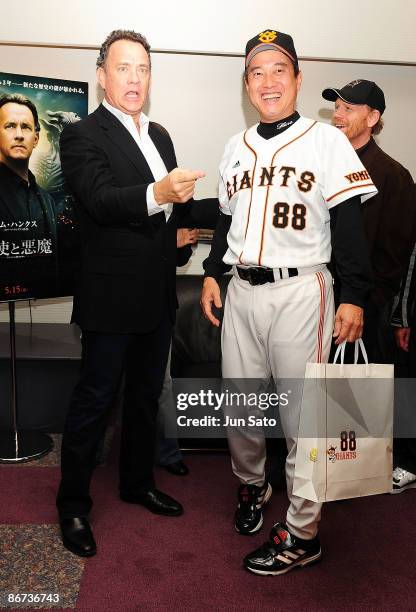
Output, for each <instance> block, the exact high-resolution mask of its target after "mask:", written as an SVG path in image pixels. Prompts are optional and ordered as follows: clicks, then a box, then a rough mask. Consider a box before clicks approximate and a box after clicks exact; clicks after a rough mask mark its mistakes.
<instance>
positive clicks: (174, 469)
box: [162, 460, 189, 476]
mask: <svg viewBox="0 0 416 612" xmlns="http://www.w3.org/2000/svg"><path fill="white" fill-rule="evenodd" d="M162 467H163V468H165V470H166V471H167V472H169V474H173V475H174V476H187V475H188V474H189V469H188V466H187V465H185V463H184V462H183V461H181V460H179V461H174V462H173V463H169V464H168V465H162Z"/></svg>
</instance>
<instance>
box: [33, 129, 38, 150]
mask: <svg viewBox="0 0 416 612" xmlns="http://www.w3.org/2000/svg"><path fill="white" fill-rule="evenodd" d="M38 144H39V132H36V134H35V142H34V143H33V148H35V147H37V146H38Z"/></svg>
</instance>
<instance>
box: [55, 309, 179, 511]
mask: <svg viewBox="0 0 416 612" xmlns="http://www.w3.org/2000/svg"><path fill="white" fill-rule="evenodd" d="M171 333H172V323H171V320H170V317H169V314H168V311H167V309H166V312H165V313H164V316H163V319H162V321H161V323H160V325H159V327H158V328H157V329H156V330H154V331H153V332H151V333H147V334H106V333H105V334H104V333H98V332H89V331H83V334H82V363H81V377H80V380H79V382H78V384H77V385H76V387H75V389H74V392H73V395H72V399H71V403H70V406H69V410H68V414H67V417H66V423H65V430H64V435H63V439H62V464H61V467H62V480H61V484H60V487H59V491H58V496H57V502H56V503H57V507H58V512H59V515H60V517H62V518H63V517H76V516H87V515H88V513H89V511H90V510H91V507H92V499H91V497H90V494H89V489H90V482H91V477H92V472H93V469H94V466H95V463H96V454H97V449H98V447H99V445H100V441H101V439H102V437H103V435H104V432H105V428H106V426H107V421H108V416H109V411H110V408H111V405H112V403H113V402H114V399H115V397H116V395H117V391H118V389H119V385H120V380H121V377H122V375H123V373H124V374H125V389H124V405H123V424H122V432H121V448H120V489H121V490H122V491H125V492H139V491H141V490H146V489H148V488H149V487H152V486H153V485H154V480H153V462H154V452H155V451H154V445H155V431H156V415H157V410H158V399H159V395H160V392H161V389H162V384H163V379H164V375H165V370H166V363H167V358H168V353H169V345H170V340H171Z"/></svg>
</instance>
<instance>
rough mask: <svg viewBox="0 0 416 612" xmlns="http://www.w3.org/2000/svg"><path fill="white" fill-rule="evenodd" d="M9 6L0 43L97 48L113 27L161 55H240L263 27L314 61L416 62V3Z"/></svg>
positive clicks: (321, 0) (318, 0) (58, 0)
mask: <svg viewBox="0 0 416 612" xmlns="http://www.w3.org/2000/svg"><path fill="white" fill-rule="evenodd" d="M4 3H5V4H6V3H7V9H6V8H5V9H4V10H3V11H2V15H3V17H5V18H2V19H1V22H0V40H3V41H14V42H32V43H52V44H58V45H62V44H68V45H74V44H76V45H92V46H96V45H99V44H100V43H101V41H102V40H103V38H104V37H105V36H106V35H107V34H108V32H109V31H111V30H112V29H114V28H119V27H121V28H130V29H135V30H138V31H140V32H143V33H144V34H145V35H146V36H148V38H149V41H150V43H151V45H152V47H153V48H155V49H172V50H185V51H208V52H214V53H217V52H223V53H241V52H242V51H243V49H244V45H245V42H246V41H247V39H248V38H251V37H252V36H254V35H255V34H256V33H257V32H260V31H261V30H263V29H264V28H274V29H278V30H281V31H283V32H289V33H291V34H292V35H293V36H294V39H295V42H296V47H297V51H298V54H299V55H300V56H301V57H307V58H333V59H349V60H351V59H356V60H381V61H396V62H410V63H412V62H415V61H416V37H415V36H414V24H415V22H416V3H415V2H414V0H348V2H339V1H336V0H332V2H329V1H328V0H291V1H289V2H288V1H287V0H285V1H283V0H175V1H171V0H154V1H153V2H135V1H133V0H117V1H116V2H106V1H105V0H71V1H68V0H65V1H63V0H31V1H29V0H26V1H25V2H24V1H20V2H10V0H4Z"/></svg>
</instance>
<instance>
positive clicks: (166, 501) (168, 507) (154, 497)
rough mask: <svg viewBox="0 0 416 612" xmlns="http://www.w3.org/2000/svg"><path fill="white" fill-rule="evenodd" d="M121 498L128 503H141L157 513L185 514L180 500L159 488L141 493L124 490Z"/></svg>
mask: <svg viewBox="0 0 416 612" xmlns="http://www.w3.org/2000/svg"><path fill="white" fill-rule="evenodd" d="M120 499H122V500H123V501H124V502H127V503H128V504H140V505H141V506H144V507H145V508H147V509H148V510H150V512H154V513H155V514H163V515H165V516H180V515H181V514H183V508H182V506H181V504H180V503H179V502H177V501H175V500H174V499H173V498H172V497H169V495H166V493H162V492H161V491H158V490H157V489H148V490H147V491H145V492H141V493H125V492H123V491H122V492H121V493H120Z"/></svg>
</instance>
